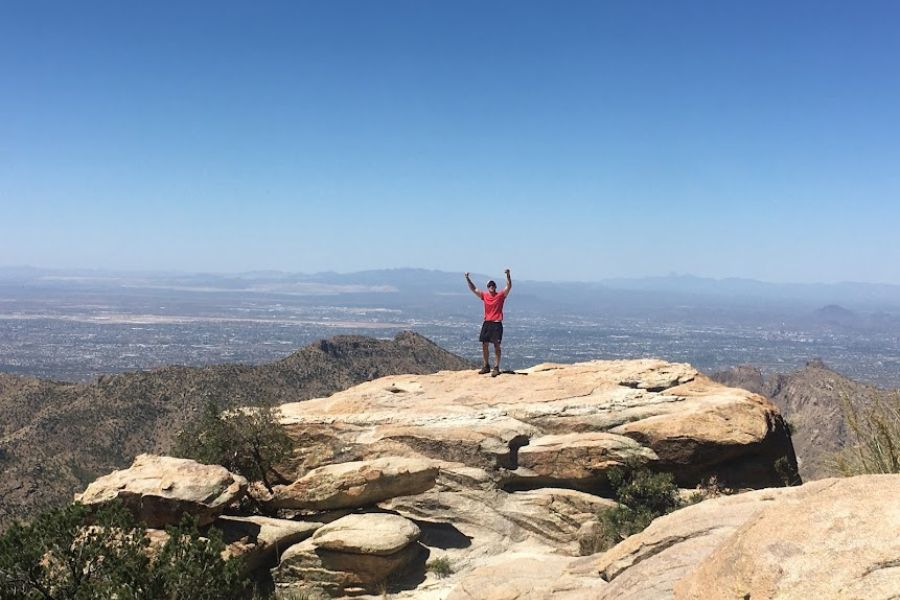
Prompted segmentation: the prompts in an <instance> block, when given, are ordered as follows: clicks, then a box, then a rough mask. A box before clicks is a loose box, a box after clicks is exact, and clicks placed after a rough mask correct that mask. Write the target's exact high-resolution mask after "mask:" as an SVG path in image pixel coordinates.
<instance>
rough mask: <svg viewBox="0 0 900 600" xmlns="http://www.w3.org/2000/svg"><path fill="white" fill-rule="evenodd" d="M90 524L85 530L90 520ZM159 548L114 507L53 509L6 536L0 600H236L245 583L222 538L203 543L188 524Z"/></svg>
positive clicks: (0, 541) (0, 542)
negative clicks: (227, 557)
mask: <svg viewBox="0 0 900 600" xmlns="http://www.w3.org/2000/svg"><path fill="white" fill-rule="evenodd" d="M89 522H90V523H91V525H87V523H89ZM167 532H168V534H169V539H168V541H167V542H166V543H165V544H164V545H163V547H162V548H160V549H159V550H158V551H156V552H153V551H151V549H150V541H149V539H148V538H147V537H146V536H145V532H144V530H143V529H142V528H139V527H138V526H137V525H136V523H135V522H134V519H133V518H132V516H131V515H130V514H129V513H128V512H127V511H126V510H125V509H124V508H122V507H121V506H119V505H114V506H112V507H109V508H104V509H101V510H98V511H97V512H95V513H93V514H91V513H90V511H89V510H88V509H87V508H86V507H84V506H82V505H80V504H71V505H69V506H67V507H65V508H61V509H55V510H51V511H49V512H47V513H44V514H42V515H40V516H39V517H38V518H37V519H35V520H34V521H33V522H32V523H30V524H21V523H16V524H13V525H12V526H11V527H10V528H9V529H8V530H7V531H6V532H5V533H4V534H3V535H2V536H0V600H13V599H16V600H31V599H42V600H62V599H67V600H145V599H151V598H152V599H161V600H175V599H180V598H191V599H193V600H214V599H225V600H228V599H237V598H241V597H243V596H244V594H245V592H246V589H247V584H246V581H245V580H243V579H242V576H241V575H240V569H241V565H240V563H239V561H237V560H231V561H225V560H223V559H222V558H221V552H222V550H223V549H224V548H225V544H224V542H223V541H222V538H221V535H220V534H218V532H217V531H216V530H214V529H211V530H210V534H209V535H208V539H202V538H201V537H200V533H199V531H198V530H197V527H196V522H194V521H191V520H190V519H186V520H185V521H183V522H182V524H181V525H179V526H178V527H171V528H169V529H167Z"/></svg>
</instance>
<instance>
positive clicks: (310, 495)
mask: <svg viewBox="0 0 900 600" xmlns="http://www.w3.org/2000/svg"><path fill="white" fill-rule="evenodd" d="M437 473H438V470H437V467H436V466H435V465H434V464H433V463H432V462H431V461H427V460H421V459H411V458H399V457H386V458H378V459H374V460H368V461H354V462H346V463H340V464H335V465H327V466H324V467H319V468H318V469H313V470H312V471H310V472H309V473H307V474H306V475H304V476H303V477H302V478H300V479H298V480H297V481H295V482H294V483H292V484H290V485H287V486H278V487H276V488H275V493H274V497H273V499H272V500H271V502H270V505H271V506H273V507H276V508H292V509H308V510H331V509H336V508H355V507H363V506H368V505H372V504H375V503H376V502H380V501H382V500H387V499H388V498H393V497H396V496H409V495H415V494H421V493H422V492H425V491H427V490H429V489H431V488H432V487H433V486H434V483H435V480H436V478H437Z"/></svg>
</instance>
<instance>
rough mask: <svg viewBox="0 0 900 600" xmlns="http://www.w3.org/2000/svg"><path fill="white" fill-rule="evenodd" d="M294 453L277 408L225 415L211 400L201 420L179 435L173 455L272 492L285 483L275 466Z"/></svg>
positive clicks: (197, 420)
mask: <svg viewBox="0 0 900 600" xmlns="http://www.w3.org/2000/svg"><path fill="white" fill-rule="evenodd" d="M292 449H293V442H292V441H291V438H290V437H289V436H288V434H287V431H286V430H285V429H284V427H283V426H282V425H281V424H280V423H279V422H278V416H277V409H276V408H275V407H274V406H271V405H263V406H258V407H253V408H246V409H242V410H231V411H223V410H222V407H221V406H219V405H218V404H216V403H215V402H214V401H212V400H210V401H208V402H207V404H206V406H205V407H204V410H203V412H202V413H201V415H200V417H199V418H198V419H196V420H195V421H194V422H192V423H191V424H190V425H188V426H187V427H185V428H184V429H183V430H182V431H181V433H179V434H178V437H177V439H176V442H175V448H174V449H173V454H175V456H179V457H182V458H190V459H193V460H196V461H198V462H201V463H204V464H214V465H222V466H223V467H225V468H226V469H228V470H229V471H232V472H234V473H239V474H240V475H243V476H244V477H246V478H247V479H248V480H250V481H262V482H263V484H264V485H265V486H266V488H267V489H269V490H270V491H271V490H272V484H273V483H274V482H278V481H281V480H282V478H281V476H280V475H278V473H277V472H276V471H275V465H277V464H278V463H279V462H281V461H283V460H285V459H286V458H288V457H289V456H290V454H291V450H292Z"/></svg>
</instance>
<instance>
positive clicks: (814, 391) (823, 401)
mask: <svg viewBox="0 0 900 600" xmlns="http://www.w3.org/2000/svg"><path fill="white" fill-rule="evenodd" d="M712 378H713V379H714V380H716V381H718V382H720V383H724V384H726V385H729V386H732V387H738V388H743V389H746V390H750V391H752V392H755V393H757V394H761V395H763V396H767V397H768V398H770V399H771V400H772V402H774V403H775V405H776V406H778V408H779V410H780V411H781V413H782V414H783V415H784V418H785V419H786V420H787V421H788V422H789V423H790V424H791V426H792V428H793V432H792V434H791V439H792V440H793V442H794V449H795V450H796V452H797V459H798V462H799V463H800V475H801V477H803V479H804V481H809V480H812V479H820V478H822V477H827V476H828V475H829V474H832V473H830V471H829V466H828V461H829V459H830V457H831V456H832V455H833V454H834V453H835V452H836V451H838V450H840V449H841V448H843V447H844V446H845V444H846V443H847V439H848V438H847V436H848V431H847V425H846V423H845V421H844V416H843V410H842V408H841V407H842V402H845V401H851V402H854V403H860V404H865V403H867V402H870V401H871V400H872V399H874V398H878V397H886V396H887V395H889V394H892V393H894V392H890V391H886V390H882V389H879V388H877V387H875V386H871V385H868V384H865V383H860V382H858V381H854V380H852V379H850V378H848V377H844V376H843V375H841V374H840V373H837V372H835V371H833V370H831V369H830V368H828V367H827V366H826V365H825V364H824V363H823V362H822V361H821V360H813V361H810V362H809V363H807V364H806V366H805V367H804V368H802V369H800V370H799V371H796V372H794V373H789V374H776V375H771V376H765V375H764V374H763V373H762V372H761V371H760V370H759V369H757V368H755V367H751V366H741V367H736V368H734V369H730V370H728V371H723V372H720V373H715V374H713V375H712Z"/></svg>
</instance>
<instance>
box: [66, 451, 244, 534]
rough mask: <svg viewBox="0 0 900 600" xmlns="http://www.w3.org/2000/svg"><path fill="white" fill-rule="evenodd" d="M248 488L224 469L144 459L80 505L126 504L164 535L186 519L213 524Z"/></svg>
mask: <svg viewBox="0 0 900 600" xmlns="http://www.w3.org/2000/svg"><path fill="white" fill-rule="evenodd" d="M246 488H247V481H246V480H245V479H244V478H243V477H241V476H240V475H235V474H234V473H231V472H229V471H228V470H227V469H226V468H224V467H220V466H218V465H202V464H200V463H198V462H195V461H192V460H187V459H183V458H172V457H170V456H154V455H151V454H141V455H139V456H138V457H137V458H135V459H134V463H132V465H131V467H129V468H128V469H123V470H120V471H113V472H112V473H110V474H109V475H105V476H103V477H101V478H99V479H97V480H96V481H94V482H93V483H92V484H90V485H89V486H88V487H87V489H85V490H84V492H82V493H81V494H76V496H75V500H76V501H78V502H81V503H83V504H86V505H103V504H107V503H110V502H112V501H114V500H120V501H121V502H122V503H123V504H124V506H125V507H126V508H127V509H128V510H130V511H131V513H132V514H134V516H135V518H136V519H137V520H138V521H140V522H141V523H143V524H144V525H145V526H147V527H148V528H152V529H159V528H163V527H165V526H166V525H174V524H177V523H178V522H179V521H181V518H182V516H183V515H184V514H185V513H187V514H190V515H193V516H194V517H196V518H197V520H198V522H199V524H200V525H207V524H209V523H212V522H213V520H214V519H215V518H216V517H217V516H218V515H219V514H221V513H222V511H223V510H224V509H225V508H226V507H227V506H228V505H229V504H232V503H233V502H235V501H237V500H239V499H240V498H241V496H243V494H244V492H245V491H246Z"/></svg>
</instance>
